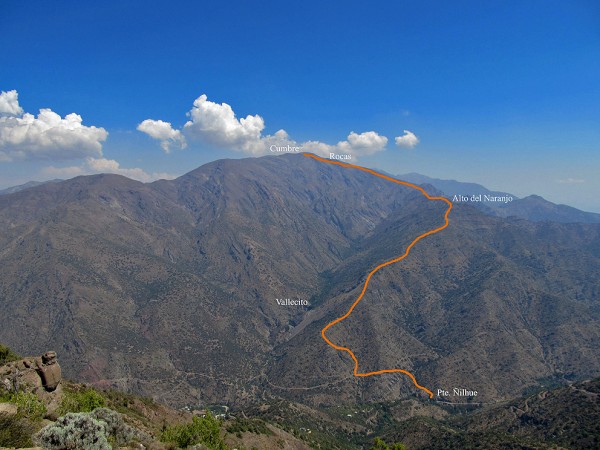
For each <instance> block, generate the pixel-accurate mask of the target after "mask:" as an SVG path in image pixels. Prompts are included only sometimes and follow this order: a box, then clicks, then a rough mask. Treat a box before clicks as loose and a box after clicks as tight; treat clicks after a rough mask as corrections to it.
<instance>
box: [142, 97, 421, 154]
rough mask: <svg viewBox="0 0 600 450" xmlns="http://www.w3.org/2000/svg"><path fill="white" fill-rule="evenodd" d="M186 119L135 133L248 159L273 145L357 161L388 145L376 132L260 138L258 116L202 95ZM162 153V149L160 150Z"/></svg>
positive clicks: (144, 126)
mask: <svg viewBox="0 0 600 450" xmlns="http://www.w3.org/2000/svg"><path fill="white" fill-rule="evenodd" d="M188 116H189V120H188V121H187V122H186V123H185V125H184V126H183V128H182V129H181V130H174V129H173V128H172V127H171V124H170V123H168V122H163V121H156V120H150V119H148V120H144V121H143V122H142V123H140V125H139V126H138V130H139V131H142V132H144V133H146V134H147V135H149V136H150V137H152V138H154V139H157V140H159V141H160V142H161V146H162V145H163V144H164V143H165V141H167V142H168V143H171V142H172V140H173V139H174V138H173V136H175V133H180V134H178V135H177V136H178V137H177V139H175V140H176V141H177V142H186V139H187V140H200V141H204V142H207V143H210V144H212V145H215V146H218V147H223V148H227V149H231V150H237V151H241V152H243V153H247V154H250V155H264V154H271V151H270V147H271V146H272V145H276V146H286V145H289V146H291V147H302V150H303V151H307V152H313V153H317V154H321V155H324V156H329V153H331V152H344V153H349V152H351V153H352V154H353V156H355V157H360V156H364V155H370V154H373V153H376V152H378V151H381V150H383V149H384V148H385V146H386V145H387V142H388V139H387V138H386V137H385V136H381V135H379V134H378V133H376V132H375V131H367V132H364V133H360V134H359V133H355V132H351V133H350V134H349V135H348V138H347V140H345V141H340V142H338V143H337V144H335V145H330V144H326V143H323V142H319V141H307V142H302V143H299V142H297V141H295V140H294V139H292V138H290V136H289V135H288V133H287V132H286V131H285V130H279V131H277V132H276V133H274V134H272V135H270V134H268V135H263V131H264V129H265V121H264V119H263V118H262V117H261V116H259V115H258V114H256V115H248V116H246V117H242V118H239V119H238V118H237V117H236V114H235V112H234V111H233V109H232V108H231V106H230V105H228V104H227V103H221V104H219V103H215V102H211V101H210V100H208V97H207V96H206V95H205V94H202V95H201V96H200V97H198V98H197V99H196V100H195V101H194V104H193V107H192V109H191V110H190V111H189V112H188ZM411 134H412V133H411ZM413 136H414V135H413ZM415 138H416V136H415ZM417 141H418V140H417ZM163 149H165V148H164V147H163Z"/></svg>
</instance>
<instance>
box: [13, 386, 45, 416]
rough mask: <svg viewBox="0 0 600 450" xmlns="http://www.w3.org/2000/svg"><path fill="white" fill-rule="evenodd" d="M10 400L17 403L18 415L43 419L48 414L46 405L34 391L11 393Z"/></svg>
mask: <svg viewBox="0 0 600 450" xmlns="http://www.w3.org/2000/svg"><path fill="white" fill-rule="evenodd" d="M9 402H11V403H14V404H15V405H17V415H18V416H19V417H26V418H28V419H29V420H32V421H37V420H42V419H43V418H44V416H45V415H46V405H45V404H44V402H42V401H41V400H40V399H39V398H37V395H35V394H34V393H32V392H21V391H19V392H17V393H16V394H11V396H10V399H9Z"/></svg>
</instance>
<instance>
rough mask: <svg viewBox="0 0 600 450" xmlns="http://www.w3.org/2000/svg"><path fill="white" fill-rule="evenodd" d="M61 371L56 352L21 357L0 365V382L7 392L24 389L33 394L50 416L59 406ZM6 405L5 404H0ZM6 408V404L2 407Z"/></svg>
mask: <svg viewBox="0 0 600 450" xmlns="http://www.w3.org/2000/svg"><path fill="white" fill-rule="evenodd" d="M61 381H62V372H61V369H60V365H59V364H58V360H57V358H56V352H53V351H49V352H46V353H44V354H43V355H42V356H36V357H29V358H23V359H20V360H18V361H12V362H9V363H7V364H5V365H3V366H0V383H2V387H3V388H4V390H5V391H7V392H18V391H25V392H31V393H33V394H35V395H36V396H37V397H38V398H39V399H40V400H41V401H42V402H43V403H44V404H45V405H46V409H47V415H48V416H50V417H52V416H54V415H55V414H56V412H57V411H58V408H59V407H60V400H61V398H62V397H61V396H62V385H61ZM0 405H7V404H0ZM4 408H5V409H6V406H5V407H4Z"/></svg>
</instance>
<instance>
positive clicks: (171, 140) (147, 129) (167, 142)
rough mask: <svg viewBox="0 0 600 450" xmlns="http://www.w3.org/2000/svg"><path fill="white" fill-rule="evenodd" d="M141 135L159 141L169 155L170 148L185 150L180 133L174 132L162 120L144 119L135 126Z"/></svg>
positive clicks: (185, 144) (184, 143) (168, 124)
mask: <svg viewBox="0 0 600 450" xmlns="http://www.w3.org/2000/svg"><path fill="white" fill-rule="evenodd" d="M137 129H138V130H139V131H141V132H142V133H146V134H147V135H148V136H150V137H151V138H153V139H157V140H159V141H160V146H161V148H162V149H163V150H164V152H165V153H171V146H172V145H177V146H179V147H180V148H186V147H187V143H186V141H185V137H184V136H183V134H181V131H179V130H174V129H173V127H172V126H171V124H170V123H169V122H163V121H162V120H152V119H146V120H144V121H143V122H142V123H140V124H139V125H138V126H137Z"/></svg>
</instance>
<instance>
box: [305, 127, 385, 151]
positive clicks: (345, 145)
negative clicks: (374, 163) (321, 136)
mask: <svg viewBox="0 0 600 450" xmlns="http://www.w3.org/2000/svg"><path fill="white" fill-rule="evenodd" d="M387 142H388V138H386V137H385V136H381V135H379V134H378V133H376V132H375V131H367V132H365V133H360V134H357V133H355V132H354V131H352V132H351V133H350V134H349V135H348V138H347V140H345V141H340V142H338V143H337V144H335V145H329V144H325V143H323V142H319V141H308V142H305V143H303V144H302V147H303V149H304V150H305V151H308V152H311V153H316V154H318V155H323V156H329V153H347V154H352V155H353V156H356V157H360V156H365V155H372V154H373V153H376V152H379V151H381V150H383V149H384V148H385V146H386V145H387Z"/></svg>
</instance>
